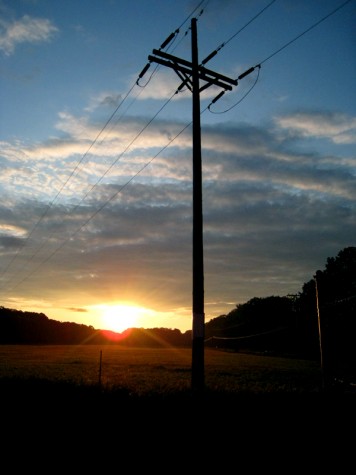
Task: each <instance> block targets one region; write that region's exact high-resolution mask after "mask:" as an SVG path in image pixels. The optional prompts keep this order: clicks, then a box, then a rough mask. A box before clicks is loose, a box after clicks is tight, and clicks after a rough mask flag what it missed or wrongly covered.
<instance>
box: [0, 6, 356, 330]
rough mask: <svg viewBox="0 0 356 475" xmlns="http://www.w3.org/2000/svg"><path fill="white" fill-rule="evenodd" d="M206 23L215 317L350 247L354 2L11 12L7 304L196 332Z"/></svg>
mask: <svg viewBox="0 0 356 475" xmlns="http://www.w3.org/2000/svg"><path fill="white" fill-rule="evenodd" d="M192 18H196V19H197V36H198V57H199V63H202V61H203V60H204V59H205V58H207V57H208V55H210V53H212V52H214V51H217V54H216V55H215V56H214V57H212V58H211V59H210V60H209V61H208V62H207V63H206V64H205V67H206V68H208V69H210V70H212V71H214V72H216V73H219V74H222V75H224V76H226V77H228V78H231V79H237V78H238V77H239V76H240V75H241V74H242V73H244V72H245V71H246V70H248V69H249V68H251V67H254V68H255V69H254V70H253V71H252V72H251V73H250V74H248V75H247V76H246V77H244V78H241V79H240V80H238V84H237V86H233V88H232V90H231V91H226V92H225V94H224V95H223V96H222V97H221V98H220V99H219V100H217V101H216V102H214V103H212V101H213V99H214V98H216V97H217V95H218V94H219V93H220V92H222V91H223V89H222V88H221V87H218V86H214V85H211V84H210V85H209V84H207V87H206V88H205V90H204V91H202V92H201V93H200V108H201V114H200V120H201V148H202V190H203V191H202V196H203V253H204V312H205V321H206V322H207V321H209V320H210V319H212V318H215V317H218V316H220V315H223V314H227V313H229V312H230V311H231V310H233V309H234V308H235V307H236V305H238V304H243V303H246V302H248V301H249V300H250V299H252V298H255V297H258V298H264V297H269V296H287V295H295V294H298V293H299V292H301V291H302V287H303V284H304V283H306V282H308V281H309V280H311V279H312V278H313V275H314V274H315V272H316V271H317V270H323V269H324V268H325V265H326V262H327V259H328V258H329V257H336V256H337V254H338V253H339V252H340V251H341V250H342V249H344V248H346V247H349V246H355V237H356V153H355V152H356V147H355V144H356V94H355V77H356V33H355V28H354V26H355V22H356V2H355V0H349V1H347V2H345V1H343V0H313V1H312V2H311V1H309V0H275V1H270V0H238V1H237V0H205V1H199V0H196V1H192V0H176V1H173V0H152V1H150V2H147V1H146V0H136V1H135V2H132V1H127V0H91V1H90V2H88V1H86V0H74V1H73V0H61V1H59V0H54V1H50V2H49V1H47V0H0V173H1V180H0V197H1V201H0V305H1V306H3V307H8V308H14V309H18V310H23V311H31V312H41V313H44V314H45V315H47V317H48V318H51V319H55V320H59V321H69V322H75V323H79V324H84V325H91V326H93V327H94V328H97V329H112V330H114V331H122V330H124V329H125V328H127V327H143V328H156V327H164V328H172V329H179V330H181V331H182V332H185V331H187V330H191V329H192V229H193V218H192V190H193V180H192V156H193V152H192V150H193V148H192V92H191V90H189V88H187V87H183V88H181V89H180V90H179V91H178V88H179V86H180V84H181V83H182V80H181V77H179V75H178V74H177V73H176V72H175V71H174V70H173V68H171V67H167V66H164V65H160V64H158V63H157V62H155V61H149V56H150V55H153V50H159V51H162V52H166V53H168V54H170V55H173V56H175V57H177V58H180V59H184V60H186V61H188V62H190V61H191V29H190V27H191V19H192ZM171 33H174V35H173V36H174V38H173V40H172V41H171V42H169V43H168V44H167V45H166V46H164V47H162V45H163V44H164V42H165V40H166V39H167V38H168V37H169V36H170V35H171ZM156 57H157V56H156ZM147 64H149V69H148V70H147V72H146V73H145V74H144V75H143V76H142V77H139V75H140V73H141V71H142V70H143V69H144V67H145V65H147ZM204 84H206V82H204V81H203V80H202V79H201V80H200V86H202V85H204Z"/></svg>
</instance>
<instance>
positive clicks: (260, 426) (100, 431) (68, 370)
mask: <svg viewBox="0 0 356 475" xmlns="http://www.w3.org/2000/svg"><path fill="white" fill-rule="evenodd" d="M191 359H192V355H191V350H190V349H174V348H160V349H151V348H122V347H119V346H114V345H113V346H110V345H108V346H103V347H99V346H92V345H88V346H72V345H68V346H26V345H19V346H17V345H13V346H11V345H9V346H7V345H3V346H0V395H1V408H2V413H1V422H2V427H3V434H7V440H9V441H13V440H16V441H18V440H19V437H20V438H21V440H22V441H23V443H24V444H25V446H27V445H28V444H29V445H31V446H32V447H34V448H35V449H36V450H37V447H38V445H37V444H38V440H41V444H44V443H47V442H48V443H49V444H50V445H51V447H52V446H53V444H51V441H53V440H56V441H57V442H56V443H57V446H58V447H59V446H61V445H62V444H63V441H66V444H67V445H66V447H67V448H68V440H71V444H72V447H73V450H75V455H76V456H78V452H77V448H78V444H79V443H80V441H82V440H84V439H85V440H86V441H87V443H89V441H90V443H92V444H93V443H94V446H95V448H94V449H93V453H95V452H96V451H97V450H98V449H97V447H96V444H97V443H104V441H105V447H104V448H102V452H100V453H101V454H103V453H105V452H106V451H107V446H106V444H111V445H112V444H114V442H115V440H116V439H115V437H121V439H120V440H121V444H122V443H123V442H122V441H123V438H124V439H125V441H131V442H130V444H131V445H130V447H131V446H132V444H137V443H140V444H141V447H142V446H146V445H147V444H151V446H155V445H156V443H155V441H156V439H154V438H153V437H154V436H153V434H156V435H155V437H158V438H159V440H160V444H165V446H166V450H171V447H170V444H169V442H170V437H174V438H175V439H178V438H179V437H180V434H184V440H186V439H187V437H190V439H191V442H190V444H191V447H192V449H193V448H194V446H195V439H196V437H197V434H199V437H200V439H199V440H204V441H205V444H209V443H211V441H212V440H214V444H216V446H217V445H219V444H220V445H223V446H224V447H225V445H226V444H227V443H228V441H229V443H230V442H231V444H233V442H234V441H236V440H239V441H240V444H241V443H244V444H246V445H249V441H250V440H251V441H252V440H253V441H254V442H253V444H254V446H255V444H256V440H257V441H262V440H263V446H264V447H265V446H266V444H267V443H268V442H271V444H272V440H277V439H278V440H279V444H280V446H281V444H286V445H288V444H289V442H288V441H290V440H291V438H293V437H296V434H299V433H301V431H302V432H303V441H304V443H305V441H306V440H307V439H309V442H308V444H309V446H310V447H313V444H314V443H315V437H316V433H317V432H318V433H319V437H320V436H322V435H323V434H324V433H325V434H326V433H329V432H330V430H331V428H332V430H333V433H334V431H336V432H335V433H338V434H339V435H338V437H340V433H341V432H342V433H344V429H343V427H344V425H345V421H346V423H347V424H348V425H349V426H350V427H354V423H356V412H355V408H356V404H355V403H356V398H355V394H352V395H351V394H343V393H338V394H337V395H336V394H332V395H330V394H326V393H325V391H323V390H322V384H321V383H322V378H321V371H320V367H319V365H318V362H316V361H307V360H299V359H292V358H281V357H275V356H262V355H255V354H243V353H233V352H223V351H219V350H215V349H210V348H209V349H206V351H205V390H204V392H203V393H202V394H194V392H192V390H191ZM34 430H36V433H37V434H40V435H39V439H38V440H37V439H33V431H34ZM272 432H273V433H274V439H271V440H269V437H270V434H272ZM9 434H12V436H11V437H10V436H9ZM62 434H65V435H64V436H63V435H62ZM112 434H115V435H114V438H113V439H112ZM157 434H158V435H157ZM62 437H64V438H62ZM261 437H262V439H261ZM298 437H299V435H298ZM157 440H158V439H157ZM10 445H11V447H12V446H13V445H12V444H10ZM114 445H115V444H114ZM235 449H236V446H235V445H233V447H232V448H231V450H232V451H231V455H233V453H234V450H235ZM113 450H116V447H114V449H113ZM224 453H225V452H224ZM212 454H213V453H212ZM212 454H207V455H210V456H212ZM56 456H57V455H56ZM224 457H225V458H226V454H225V455H224ZM224 460H225V459H224Z"/></svg>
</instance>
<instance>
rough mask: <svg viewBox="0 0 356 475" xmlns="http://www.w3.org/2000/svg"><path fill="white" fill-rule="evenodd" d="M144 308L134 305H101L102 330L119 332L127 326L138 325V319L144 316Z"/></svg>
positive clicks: (133, 326)
mask: <svg viewBox="0 0 356 475" xmlns="http://www.w3.org/2000/svg"><path fill="white" fill-rule="evenodd" d="M145 314H146V309H145V308H143V307H138V306H135V305H126V304H125V305H124V304H119V305H102V306H100V318H101V322H102V329H103V330H111V331H114V332H118V333H121V332H123V331H124V330H126V329H127V328H135V327H139V326H140V319H141V318H142V317H143V316H145Z"/></svg>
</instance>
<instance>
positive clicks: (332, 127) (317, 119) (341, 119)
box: [276, 112, 356, 144]
mask: <svg viewBox="0 0 356 475" xmlns="http://www.w3.org/2000/svg"><path fill="white" fill-rule="evenodd" d="M276 122H277V123H278V125H279V126H280V127H282V128H284V129H290V130H292V131H295V132H297V133H298V134H300V135H301V136H303V137H314V138H325V139H328V140H330V141H332V142H334V143H335V144H353V143H356V118H355V117H350V116H348V115H347V114H341V113H337V112H330V113H326V112H298V113H296V114H290V115H286V116H284V117H280V118H278V119H276Z"/></svg>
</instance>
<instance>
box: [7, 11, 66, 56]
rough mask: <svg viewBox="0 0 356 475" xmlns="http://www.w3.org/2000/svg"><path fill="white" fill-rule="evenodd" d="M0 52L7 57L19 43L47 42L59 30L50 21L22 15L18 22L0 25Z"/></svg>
mask: <svg viewBox="0 0 356 475" xmlns="http://www.w3.org/2000/svg"><path fill="white" fill-rule="evenodd" d="M0 27H1V30H0V50H2V51H3V52H4V53H5V54H6V55H7V56H9V55H11V54H13V53H14V51H15V48H16V47H17V46H18V45H20V44H21V43H42V42H46V41H49V40H50V39H51V38H52V37H53V36H54V34H55V33H57V32H58V31H59V30H58V28H57V27H56V26H54V25H53V24H52V23H51V22H50V20H47V19H45V18H34V17H30V16H29V15H24V16H23V17H22V18H21V19H20V20H17V21H13V22H12V23H6V22H4V21H2V22H1V24H0Z"/></svg>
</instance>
